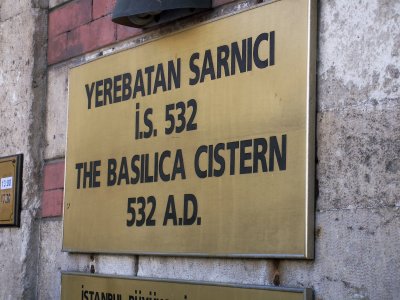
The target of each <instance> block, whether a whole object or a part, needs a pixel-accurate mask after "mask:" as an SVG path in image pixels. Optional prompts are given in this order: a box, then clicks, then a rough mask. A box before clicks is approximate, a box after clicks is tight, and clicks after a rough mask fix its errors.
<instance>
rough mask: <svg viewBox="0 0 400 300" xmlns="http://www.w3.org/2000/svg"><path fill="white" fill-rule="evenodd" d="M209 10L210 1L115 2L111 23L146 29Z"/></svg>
mask: <svg viewBox="0 0 400 300" xmlns="http://www.w3.org/2000/svg"><path fill="white" fill-rule="evenodd" d="M207 8H211V0H117V4H116V5H115V8H114V11H113V15H112V20H113V22H115V23H117V24H120V25H125V26H130V27H138V28H147V27H151V26H155V25H160V24H163V23H166V22H170V21H173V20H176V19H178V18H182V17H186V16H189V15H192V14H195V13H197V12H200V11H203V10H205V9H207Z"/></svg>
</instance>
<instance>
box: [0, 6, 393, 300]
mask: <svg viewBox="0 0 400 300" xmlns="http://www.w3.org/2000/svg"><path fill="white" fill-rule="evenodd" d="M15 2H16V1H11V0H5V1H4V0H3V1H2V2H1V4H0V70H1V73H0V86H1V88H0V112H1V123H0V141H1V143H0V153H1V155H2V156H4V155H9V154H14V153H24V154H25V160H24V164H25V166H24V194H23V211H22V226H21V228H20V229H0V299H58V298H59V297H60V271H81V272H87V273H90V272H95V273H103V274H118V275H130V276H140V277H154V278H170V279H184V280H206V281H215V282H229V283H242V284H257V285H280V286H285V287H310V288H313V289H314V291H315V299H318V300H319V299H324V300H325V299H400V255H399V250H398V249H400V230H399V228H400V196H399V195H400V159H399V154H400V122H399V120H400V2H399V1H398V0H360V1H346V0H320V1H319V9H318V20H319V22H318V57H317V59H318V71H317V128H316V130H317V159H318V161H317V165H316V166H317V182H318V185H317V191H316V192H317V197H316V199H317V200H316V238H315V243H316V245H315V260H313V261H301V260H267V259H220V258H218V259H217V258H207V259H206V258H185V257H157V256H114V255H89V254H87V255H86V254H79V255H78V254H68V253H64V252H61V242H62V215H61V212H62V195H63V193H62V192H63V172H64V171H63V170H64V169H63V161H64V155H65V138H66V120H67V103H68V70H69V68H71V67H74V66H77V65H80V64H82V63H84V62H88V61H92V60H95V59H96V58H98V57H99V56H103V55H108V54H111V53H114V52H116V51H120V50H123V49H128V48H131V47H134V46H136V45H139V44H142V43H144V42H146V41H148V40H151V39H154V38H157V37H162V36H163V35H165V34H167V33H170V32H173V31H176V30H179V29H181V28H184V27H187V26H191V25H193V24H197V23H199V22H201V21H204V20H209V19H213V18H216V17H218V16H221V15H226V14H228V13H230V12H232V11H238V10H243V9H246V8H247V7H249V6H254V5H257V3H258V2H262V1H256V0H245V1H214V2H213V4H214V9H213V10H212V11H210V12H209V13H206V14H203V15H200V16H197V17H195V18H191V19H190V20H180V21H178V22H175V23H173V24H170V25H167V26H164V27H162V28H158V29H152V30H146V31H141V30H136V29H125V28H120V27H119V26H117V25H114V24H113V23H111V22H110V12H111V9H112V5H110V3H111V2H113V1H112V0H109V1H106V0H93V1H92V0H74V1H65V0H50V3H49V5H50V9H49V36H48V38H49V48H48V67H47V77H48V81H47V101H46V93H45V92H46V86H45V80H46V79H45V76H46V73H45V69H46V63H45V61H44V58H45V53H44V49H45V47H46V46H45V44H46V43H45V41H44V40H43V39H44V38H45V36H46V32H47V30H46V28H47V18H46V16H47V9H46V8H45V7H46V5H45V3H39V2H40V1H38V0H35V1H30V0H29V1H28V0H25V1H23V0H20V1H17V4H16V3H15ZM43 2H44V1H43ZM81 8H82V9H81ZM83 9H86V16H82V17H76V18H75V19H74V20H72V21H71V20H70V17H68V16H71V15H72V16H76V14H77V13H79V12H81V11H83ZM69 14H70V15H69ZM88 14H89V15H88ZM100 26H101V28H100ZM103 28H105V30H106V31H107V32H103ZM121 32H123V34H122V33H121ZM93 35H94V36H99V37H102V38H98V39H94V38H89V37H92V36H93ZM10 104H11V105H10ZM43 165H44V169H43V171H42V166H43ZM42 174H43V175H42ZM10 253H11V254H10Z"/></svg>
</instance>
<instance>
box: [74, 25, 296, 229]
mask: <svg viewBox="0 0 400 300" xmlns="http://www.w3.org/2000/svg"><path fill="white" fill-rule="evenodd" d="M275 39H276V33H275V31H270V32H263V33H260V34H259V35H257V36H254V37H248V38H245V39H243V40H241V41H239V42H238V41H234V42H232V43H230V44H227V45H220V46H218V47H215V48H213V49H207V50H205V51H203V52H202V53H199V52H194V53H192V54H191V55H190V58H189V61H188V62H186V63H187V66H188V68H189V70H190V72H189V73H188V74H189V78H187V80H186V79H185V80H183V79H182V65H183V62H182V59H181V58H177V59H175V60H170V61H168V62H167V63H159V64H158V65H152V66H148V67H146V68H144V69H138V70H136V73H129V72H127V73H124V74H119V75H116V76H114V77H110V78H104V79H102V80H98V81H95V82H91V83H88V84H86V85H85V86H84V89H85V92H86V93H85V94H86V95H87V109H88V110H89V111H91V112H92V111H95V109H98V108H100V107H103V108H106V107H104V106H109V105H114V104H117V103H120V102H122V101H128V100H133V99H136V104H135V108H136V110H135V121H134V123H135V124H134V133H132V138H133V139H134V140H137V141H139V140H142V139H151V138H155V137H157V135H160V132H159V131H161V134H163V135H165V136H169V135H179V134H181V133H183V132H195V131H196V130H197V129H198V127H199V126H201V124H198V123H197V119H196V115H197V110H198V105H197V100H196V99H190V100H187V101H178V102H176V103H172V104H166V105H165V110H164V113H165V127H164V128H155V126H154V124H153V108H151V107H150V108H146V109H144V110H143V111H142V110H141V109H140V103H139V102H138V101H139V99H141V98H144V97H146V96H148V95H153V94H157V93H160V92H165V91H170V90H174V89H179V88H181V86H182V85H183V84H188V85H189V86H195V85H198V84H201V83H203V82H204V81H205V80H218V79H220V78H223V77H229V76H234V75H236V74H240V73H245V72H250V71H252V70H253V69H255V68H257V69H266V68H269V67H274V66H275V65H276V64H277V62H276V61H275V47H276V46H275ZM288 143H289V142H288V136H287V134H285V133H283V134H280V135H272V136H268V137H264V136H263V137H255V138H251V139H236V140H228V141H226V142H220V143H215V144H203V145H198V146H196V147H195V151H194V153H190V154H189V155H185V151H184V150H185V149H179V148H178V149H174V150H171V149H168V146H167V145H166V149H164V150H161V151H154V152H153V153H132V155H129V156H123V157H110V158H108V159H105V160H94V161H86V162H77V163H75V170H76V188H77V189H87V188H99V187H101V186H107V187H117V186H123V185H126V186H127V185H138V184H146V183H154V182H170V181H176V180H180V181H184V180H186V179H187V178H188V177H189V176H194V177H196V178H198V179H200V180H203V179H206V178H217V177H221V176H233V175H247V174H255V173H268V172H276V171H279V172H282V171H285V170H286V167H287V166H286V165H287V163H286V161H287V159H286V157H287V147H288V146H287V145H288ZM188 157H190V159H189V158H188ZM188 166H190V167H189V168H190V170H194V172H193V173H188V171H187V169H188V168H187V167H188ZM175 197H176V195H169V197H168V199H165V200H163V201H166V205H165V207H164V208H163V211H164V218H163V220H156V219H154V214H155V211H156V207H157V199H156V197H155V196H137V197H131V198H129V199H128V201H127V207H128V208H127V213H128V214H130V215H131V217H130V218H129V219H128V220H126V225H127V226H128V227H131V226H156V225H159V224H162V226H167V225H168V224H170V223H172V224H173V225H174V226H185V225H201V217H199V216H197V211H198V201H197V197H196V196H195V195H193V194H190V193H188V194H184V195H181V196H179V198H182V200H183V206H184V207H183V216H182V217H179V216H178V214H177V212H176V206H175ZM136 206H138V207H139V208H138V213H139V215H141V217H137V211H136V208H135V207H136ZM146 207H147V208H146ZM145 211H149V212H146V213H145ZM189 211H191V213H190V214H189ZM140 212H142V213H140Z"/></svg>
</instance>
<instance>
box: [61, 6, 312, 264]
mask: <svg viewBox="0 0 400 300" xmlns="http://www.w3.org/2000/svg"><path fill="white" fill-rule="evenodd" d="M315 2H316V1H311V0H281V1H276V2H273V3H270V4H264V5H261V6H258V7H256V8H253V9H250V10H248V11H245V12H241V13H238V14H235V15H232V16H229V17H226V18H223V19H220V20H216V21H213V22H209V23H206V24H203V25H200V26H196V27H194V28H191V29H188V30H184V31H182V32H179V33H175V34H173V35H170V36H168V37H165V38H162V39H159V40H156V41H153V42H150V43H147V44H144V45H141V46H139V47H136V48H134V49H130V50H127V51H124V52H121V53H117V54H114V55H111V56H108V57H104V58H101V59H98V60H96V61H94V62H91V63H88V64H85V65H82V66H79V67H77V68H74V69H72V70H71V71H70V85H69V91H70V96H69V112H68V114H69V116H68V141H67V158H66V183H65V207H64V240H63V248H64V250H66V251H77V252H92V253H93V252H100V253H135V254H165V255H196V256H198V255H200V256H201V255H204V256H205V255H207V256H246V257H297V258H312V257H313V218H314V216H313V202H314V201H313V196H314V188H313V182H314V115H315V111H314V110H315V104H314V102H315V99H314V93H315V84H314V77H315V53H314V51H315V45H314V43H315V20H314V18H315Z"/></svg>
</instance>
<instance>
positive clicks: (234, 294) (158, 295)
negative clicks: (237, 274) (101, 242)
mask: <svg viewBox="0 0 400 300" xmlns="http://www.w3.org/2000/svg"><path fill="white" fill-rule="evenodd" d="M61 299H62V300H71V299H82V300H89V299H93V300H94V299H113V300H142V299H143V300H144V299H146V300H201V299H207V300H220V299H237V300H239V299H251V300H283V299H284V300H311V299H312V290H311V289H293V288H291V289H285V288H273V287H270V288H266V287H263V286H249V285H247V286H246V285H244V286H239V285H222V284H216V283H202V282H191V281H167V280H154V279H145V278H141V279H139V278H137V277H135V278H129V277H110V276H102V275H84V274H80V273H64V274H62V277H61Z"/></svg>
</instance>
